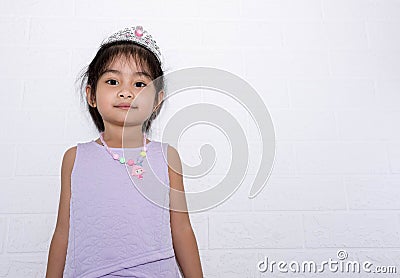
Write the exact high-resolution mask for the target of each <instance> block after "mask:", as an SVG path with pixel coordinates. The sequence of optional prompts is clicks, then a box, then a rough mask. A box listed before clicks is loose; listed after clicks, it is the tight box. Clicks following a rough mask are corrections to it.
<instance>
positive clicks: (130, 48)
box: [81, 39, 164, 133]
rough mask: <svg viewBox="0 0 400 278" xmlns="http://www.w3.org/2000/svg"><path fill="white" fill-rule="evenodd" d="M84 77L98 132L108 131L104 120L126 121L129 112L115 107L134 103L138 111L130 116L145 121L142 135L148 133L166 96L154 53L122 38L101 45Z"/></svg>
mask: <svg viewBox="0 0 400 278" xmlns="http://www.w3.org/2000/svg"><path fill="white" fill-rule="evenodd" d="M115 70H116V71H115ZM138 73H141V74H138ZM81 78H82V82H81V89H82V88H85V89H84V90H82V91H85V99H86V100H87V108H88V110H89V113H90V116H91V118H92V120H93V122H94V124H95V125H96V128H97V130H98V131H99V132H103V131H104V129H105V127H104V120H106V121H109V120H112V119H114V120H115V117H120V118H121V117H122V118H125V116H126V111H128V110H123V109H118V108H116V107H115V106H117V105H118V104H121V103H133V105H132V106H133V107H137V108H133V110H136V111H132V109H131V110H130V111H132V112H129V113H131V114H133V113H136V114H135V116H132V117H134V118H135V119H136V120H138V121H141V122H143V125H142V132H145V133H148V131H149V129H150V127H151V123H152V121H153V120H154V119H155V118H156V117H157V115H158V114H159V113H160V110H161V108H162V104H163V97H164V72H163V70H162V66H161V63H160V61H159V59H158V57H157V56H156V55H155V54H154V53H153V52H152V51H150V50H149V49H148V48H146V47H144V46H142V45H140V44H138V43H135V42H133V41H130V40H123V39H121V40H114V41H112V42H108V43H105V44H102V45H101V47H100V49H99V50H98V51H97V53H96V55H95V57H94V58H93V60H92V61H91V62H90V64H89V66H88V67H87V69H86V70H85V72H84V73H83V74H82V76H81ZM150 83H151V84H150ZM139 92H140V98H137V97H138V94H139ZM109 117H110V118H109ZM128 118H129V116H128ZM128 118H127V119H128ZM136 124H137V123H136Z"/></svg>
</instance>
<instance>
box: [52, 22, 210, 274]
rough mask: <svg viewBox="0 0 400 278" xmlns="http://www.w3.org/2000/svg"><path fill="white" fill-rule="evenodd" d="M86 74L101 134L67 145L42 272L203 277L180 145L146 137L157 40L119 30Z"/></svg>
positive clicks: (155, 94) (158, 95)
mask: <svg viewBox="0 0 400 278" xmlns="http://www.w3.org/2000/svg"><path fill="white" fill-rule="evenodd" d="M82 77H84V79H83V81H82V84H83V85H84V87H85V93H86V100H87V105H88V106H87V107H88V109H89V113H90V115H91V118H92V119H93V122H94V124H95V125H96V127H97V129H98V131H99V133H100V136H99V138H98V139H96V140H92V141H89V142H84V143H78V144H77V146H74V147H72V148H70V149H68V150H67V151H66V152H65V154H64V157H63V161H62V166H61V193H60V204H59V209H58V218H57V224H56V228H55V231H54V235H53V238H52V241H51V245H50V250H49V256H48V264H47V273H46V277H51V278H52V277H180V275H179V274H182V276H183V277H203V273H202V269H201V263H200V257H199V252H198V247H197V243H196V238H195V236H194V233H193V230H192V227H191V224H190V220H189V216H188V213H187V207H186V201H185V198H184V187H183V182H182V175H181V173H182V166H181V161H180V157H179V154H178V152H177V151H176V149H174V148H173V147H171V146H169V145H168V144H167V143H162V142H158V141H150V140H148V139H147V134H148V131H149V129H150V126H151V122H152V121H153V120H154V119H155V117H156V116H157V115H158V114H159V112H160V109H161V106H162V102H163V98H164V91H163V89H164V79H163V77H164V74H163V70H162V58H161V53H160V50H159V48H158V46H157V45H156V41H155V40H153V39H152V36H151V35H150V34H149V33H148V32H147V31H146V30H144V29H143V27H142V26H136V27H132V28H126V29H124V30H121V31H119V32H117V33H115V34H113V35H112V36H110V37H109V38H108V39H107V40H106V41H104V42H103V43H102V44H101V46H100V49H99V50H98V52H97V54H96V56H95V57H94V59H93V61H92V62H91V63H90V64H89V66H88V68H87V71H86V72H85V73H84V75H83V76H82ZM164 157H167V159H164ZM164 189H165V190H164ZM176 190H177V191H176ZM173 191H175V192H179V191H180V193H181V194H180V195H179V196H182V197H174V196H173V195H172V194H173ZM173 208H181V209H180V210H179V211H175V210H174V209H173ZM180 272H181V273H180Z"/></svg>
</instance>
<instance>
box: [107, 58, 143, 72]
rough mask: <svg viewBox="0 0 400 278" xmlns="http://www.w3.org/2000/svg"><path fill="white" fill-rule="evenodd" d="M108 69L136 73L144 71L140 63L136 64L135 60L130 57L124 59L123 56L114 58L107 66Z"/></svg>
mask: <svg viewBox="0 0 400 278" xmlns="http://www.w3.org/2000/svg"><path fill="white" fill-rule="evenodd" d="M107 68H108V69H125V71H126V70H128V71H129V70H131V71H134V72H138V71H144V70H143V68H142V67H141V65H140V63H137V62H136V60H135V59H134V58H133V57H132V56H131V57H129V58H128V57H125V56H121V55H119V56H116V57H115V58H114V59H112V61H110V63H109V64H108V66H107Z"/></svg>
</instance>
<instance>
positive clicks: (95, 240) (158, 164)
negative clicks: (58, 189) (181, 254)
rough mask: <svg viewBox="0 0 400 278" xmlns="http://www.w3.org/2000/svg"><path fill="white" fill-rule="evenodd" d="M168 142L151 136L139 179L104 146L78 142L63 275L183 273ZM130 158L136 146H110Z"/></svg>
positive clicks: (176, 276) (136, 151) (89, 277)
mask: <svg viewBox="0 0 400 278" xmlns="http://www.w3.org/2000/svg"><path fill="white" fill-rule="evenodd" d="M167 147H168V144H167V143H161V142H157V141H151V142H149V143H148V144H147V156H146V158H145V159H144V161H143V164H142V165H143V168H144V169H145V172H144V173H143V179H141V180H139V179H138V178H137V177H136V176H131V175H130V172H131V171H130V170H129V167H131V166H127V165H125V164H121V163H120V162H119V161H117V160H114V159H113V158H112V157H111V155H110V154H109V153H108V152H107V150H106V148H105V147H104V146H103V145H100V144H98V143H97V142H96V141H94V140H92V141H89V142H84V143H78V144H77V151H76V158H75V163H74V166H73V169H72V173H71V201H70V228H69V237H68V247H67V255H66V262H65V267H64V276H63V277H74V278H75V277H85V278H92V277H93V278H94V277H143V278H145V277H168V278H169V277H171V278H179V277H181V275H180V271H179V268H178V264H177V261H176V257H175V253H174V249H173V245H172V234H171V227H170V214H169V190H170V188H169V176H168V164H167ZM110 149H111V150H112V151H113V152H114V153H118V154H120V155H122V156H124V157H126V158H127V160H128V159H134V160H136V158H137V157H138V155H139V153H140V151H141V147H138V148H125V149H122V148H110Z"/></svg>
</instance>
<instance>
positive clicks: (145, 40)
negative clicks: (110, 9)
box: [101, 25, 162, 64]
mask: <svg viewBox="0 0 400 278" xmlns="http://www.w3.org/2000/svg"><path fill="white" fill-rule="evenodd" d="M115 41H132V42H135V43H137V44H139V45H141V46H144V47H145V48H147V49H148V50H150V51H151V52H153V53H154V55H156V57H157V59H158V61H159V62H160V63H161V64H162V56H161V52H160V48H159V47H158V45H157V44H156V41H155V40H154V39H153V38H152V36H151V35H150V34H149V32H148V31H147V30H144V29H143V26H141V25H138V26H133V27H128V28H125V29H123V30H120V31H118V32H116V33H114V34H112V35H111V36H110V37H108V38H107V39H105V40H104V41H103V42H102V43H101V45H104V44H107V43H111V42H115Z"/></svg>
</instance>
